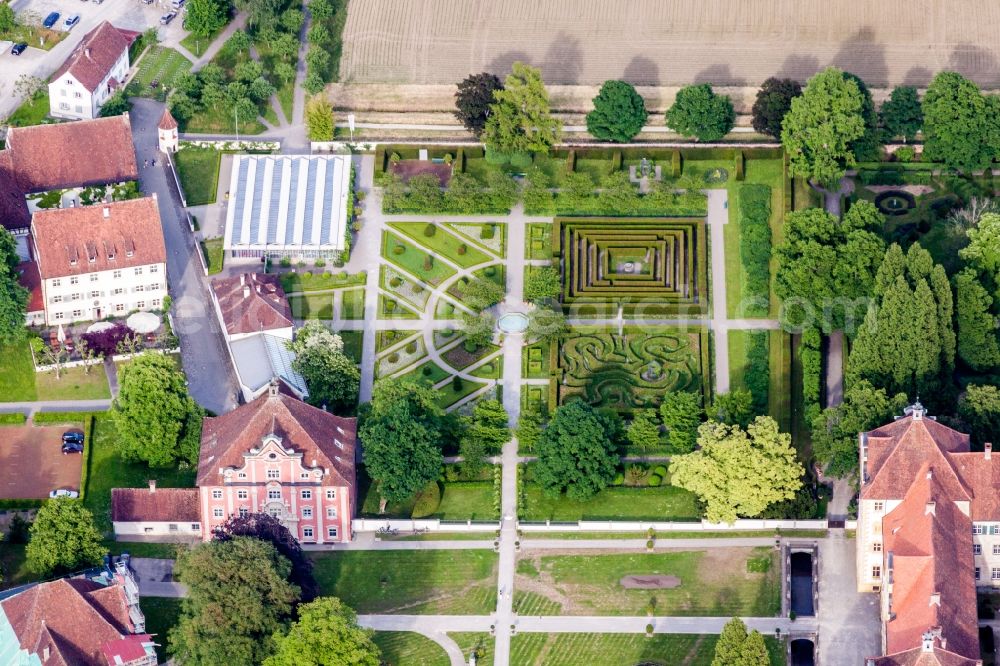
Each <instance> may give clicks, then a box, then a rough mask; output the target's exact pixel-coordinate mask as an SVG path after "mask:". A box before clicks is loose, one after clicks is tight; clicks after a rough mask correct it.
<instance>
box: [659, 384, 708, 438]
mask: <svg viewBox="0 0 1000 666" xmlns="http://www.w3.org/2000/svg"><path fill="white" fill-rule="evenodd" d="M702 414H704V410H703V409H702V408H701V396H699V395H698V394H697V393H692V392H690V391H671V392H669V393H666V394H664V396H663V402H662V403H660V418H661V419H662V420H663V425H664V427H666V429H667V441H668V442H669V443H670V451H671V453H689V452H690V451H691V450H693V449H694V445H695V442H696V441H697V439H698V426H699V425H701V417H702Z"/></svg>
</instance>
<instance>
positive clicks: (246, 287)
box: [243, 284, 250, 298]
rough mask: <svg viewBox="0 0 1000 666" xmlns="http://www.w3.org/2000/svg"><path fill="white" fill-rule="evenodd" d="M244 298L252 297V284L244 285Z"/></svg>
mask: <svg viewBox="0 0 1000 666" xmlns="http://www.w3.org/2000/svg"><path fill="white" fill-rule="evenodd" d="M243 298H250V285H248V284H245V285H243Z"/></svg>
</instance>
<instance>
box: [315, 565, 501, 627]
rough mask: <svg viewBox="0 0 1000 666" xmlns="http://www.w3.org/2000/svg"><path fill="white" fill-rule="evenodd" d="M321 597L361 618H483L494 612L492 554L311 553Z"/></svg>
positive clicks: (494, 569) (495, 567)
mask: <svg viewBox="0 0 1000 666" xmlns="http://www.w3.org/2000/svg"><path fill="white" fill-rule="evenodd" d="M310 556H311V557H312V559H313V563H314V565H315V575H316V581H317V582H318V583H319V586H320V589H321V590H322V594H327V595H334V596H337V597H340V598H341V599H342V600H343V601H344V603H346V604H347V605H349V606H351V607H352V608H354V609H356V610H357V611H358V612H359V613H417V614H424V613H430V614H446V615H470V614H471V615H486V614H488V613H491V612H492V611H493V610H495V609H496V589H495V584H496V576H497V571H496V569H497V560H496V555H495V554H494V553H493V551H492V550H487V551H484V550H425V551H340V552H334V553H311V554H310Z"/></svg>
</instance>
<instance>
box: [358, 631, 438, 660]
mask: <svg viewBox="0 0 1000 666" xmlns="http://www.w3.org/2000/svg"><path fill="white" fill-rule="evenodd" d="M375 644H376V645H378V647H379V649H380V650H382V659H381V662H382V664H384V666H411V664H412V665H416V664H419V665H420V666H448V665H449V664H450V663H451V661H450V660H449V659H448V653H446V652H445V651H444V648H443V647H441V646H440V645H438V644H437V643H435V642H434V641H432V640H431V639H429V638H427V637H426V636H424V635H423V634H418V633H416V632H415V631H376V632H375Z"/></svg>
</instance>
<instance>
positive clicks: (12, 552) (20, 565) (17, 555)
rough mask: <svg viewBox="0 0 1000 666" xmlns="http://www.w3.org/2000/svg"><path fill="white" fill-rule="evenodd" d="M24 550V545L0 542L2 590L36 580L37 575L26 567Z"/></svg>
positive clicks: (0, 582)
mask: <svg viewBox="0 0 1000 666" xmlns="http://www.w3.org/2000/svg"><path fill="white" fill-rule="evenodd" d="M24 549H25V545H24V544H23V543H7V542H6V541H0V590H5V589H7V588H9V587H17V586H18V585H21V584H23V583H28V582H30V581H32V580H35V578H36V575H35V574H33V573H31V572H30V571H28V568H27V567H26V566H25V559H26V558H25V554H24Z"/></svg>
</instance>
